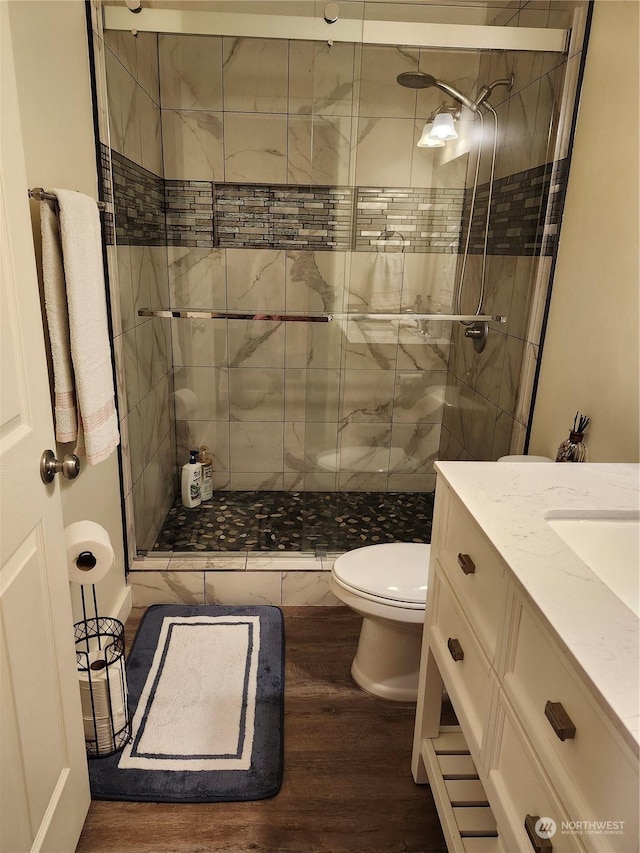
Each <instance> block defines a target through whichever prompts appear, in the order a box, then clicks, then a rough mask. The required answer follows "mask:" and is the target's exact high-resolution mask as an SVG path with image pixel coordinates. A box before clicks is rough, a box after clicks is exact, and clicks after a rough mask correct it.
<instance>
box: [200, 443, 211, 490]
mask: <svg viewBox="0 0 640 853" xmlns="http://www.w3.org/2000/svg"><path fill="white" fill-rule="evenodd" d="M208 449H209V448H208V447H207V446H206V444H203V445H202V447H201V448H200V457H199V460H200V464H201V465H202V488H201V490H200V497H201V498H202V500H203V501H208V500H209V498H211V497H213V459H212V458H211V457H210V456H208V455H207V450H208Z"/></svg>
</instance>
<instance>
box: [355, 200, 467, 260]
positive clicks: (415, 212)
mask: <svg viewBox="0 0 640 853" xmlns="http://www.w3.org/2000/svg"><path fill="white" fill-rule="evenodd" d="M356 192H357V198H356V227H355V247H354V248H355V250H356V251H360V252H366V251H369V252H370V251H372V250H373V249H385V248H387V247H394V246H396V245H398V244H399V245H401V246H402V251H403V252H409V253H411V252H438V253H443V252H451V253H454V254H455V253H456V252H457V251H458V242H459V239H460V219H461V216H462V209H463V203H464V194H465V193H464V190H462V189H439V188H435V189H426V190H417V189H407V188H402V187H400V188H394V189H391V188H379V189H376V188H369V187H358V188H357V190H356Z"/></svg>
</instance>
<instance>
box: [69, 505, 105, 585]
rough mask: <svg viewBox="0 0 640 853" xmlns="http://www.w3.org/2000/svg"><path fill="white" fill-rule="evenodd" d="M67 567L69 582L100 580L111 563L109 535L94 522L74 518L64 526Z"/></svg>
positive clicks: (84, 582) (87, 582)
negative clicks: (74, 521)
mask: <svg viewBox="0 0 640 853" xmlns="http://www.w3.org/2000/svg"><path fill="white" fill-rule="evenodd" d="M64 535H65V539H66V543H67V566H68V570H69V580H70V581H71V582H72V583H80V584H94V583H98V581H101V580H102V578H103V577H104V576H105V575H106V574H107V572H108V571H109V569H110V568H111V566H112V565H113V563H114V560H115V554H114V552H113V547H112V545H111V539H110V538H109V534H108V533H107V531H106V530H105V529H104V527H101V525H99V524H96V523H95V521H76V523H75V524H70V525H69V526H68V527H65V530H64Z"/></svg>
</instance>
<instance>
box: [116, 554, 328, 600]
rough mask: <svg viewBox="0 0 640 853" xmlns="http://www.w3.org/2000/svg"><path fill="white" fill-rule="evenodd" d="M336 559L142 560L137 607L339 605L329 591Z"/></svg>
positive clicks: (136, 577)
mask: <svg viewBox="0 0 640 853" xmlns="http://www.w3.org/2000/svg"><path fill="white" fill-rule="evenodd" d="M332 565H333V558H330V557H324V558H322V559H320V558H314V557H306V556H304V555H297V556H296V557H285V558H278V557H259V556H253V555H248V556H247V555H242V556H241V557H226V556H224V555H223V556H219V555H217V556H216V555H210V556H208V557H204V558H202V557H193V556H181V555H175V556H172V557H170V558H162V557H153V558H146V559H137V560H136V561H135V562H134V563H133V566H132V571H131V572H130V573H129V583H130V584H131V589H132V597H133V606H134V607H147V606H149V605H152V604H276V605H333V606H335V605H339V604H340V602H339V601H338V599H337V598H336V597H335V596H334V595H333V593H332V592H331V591H330V590H329V572H330V570H331V567H332Z"/></svg>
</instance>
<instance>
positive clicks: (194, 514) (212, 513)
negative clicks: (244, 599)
mask: <svg viewBox="0 0 640 853" xmlns="http://www.w3.org/2000/svg"><path fill="white" fill-rule="evenodd" d="M433 498H434V496H433V493H432V492H426V493H425V492H217V493H216V494H214V496H213V498H211V500H208V501H206V502H204V503H202V504H200V506H198V507H195V508H194V509H186V508H185V507H183V506H182V504H181V502H180V500H179V499H178V500H177V501H176V503H175V504H174V506H173V507H172V508H171V509H170V510H169V513H168V515H167V518H166V519H165V522H164V525H163V528H162V530H161V531H160V534H159V536H158V539H157V541H156V544H155V545H154V547H153V551H154V552H166V551H192V552H201V551H258V552H265V551H266V552H274V551H275V552H280V553H283V552H288V551H293V552H310V553H312V554H316V555H321V554H326V553H329V552H332V551H350V550H352V549H353V548H361V547H363V546H365V545H377V544H380V543H383V542H424V543H429V542H430V541H431V522H432V519H433Z"/></svg>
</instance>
